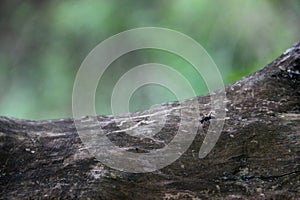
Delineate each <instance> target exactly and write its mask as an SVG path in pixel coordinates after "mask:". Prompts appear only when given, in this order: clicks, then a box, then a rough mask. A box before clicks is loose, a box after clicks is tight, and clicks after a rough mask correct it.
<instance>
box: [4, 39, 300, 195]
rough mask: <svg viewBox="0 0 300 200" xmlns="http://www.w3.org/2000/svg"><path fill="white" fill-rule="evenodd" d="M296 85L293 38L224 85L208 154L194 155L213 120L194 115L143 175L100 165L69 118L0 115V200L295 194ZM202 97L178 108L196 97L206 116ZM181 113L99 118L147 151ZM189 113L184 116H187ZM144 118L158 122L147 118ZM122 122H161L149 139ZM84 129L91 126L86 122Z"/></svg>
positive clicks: (299, 170) (299, 74) (298, 148)
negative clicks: (221, 115)
mask: <svg viewBox="0 0 300 200" xmlns="http://www.w3.org/2000/svg"><path fill="white" fill-rule="evenodd" d="M299 83H300V42H298V43H297V44H295V45H294V46H293V47H291V48H290V49H288V50H286V51H285V52H284V53H283V54H282V55H281V56H280V57H278V58H277V59H275V60H274V61H273V62H271V63H270V64H268V65H267V66H265V67H264V68H262V69H261V70H259V71H257V72H255V73H253V74H251V75H249V76H247V77H244V78H242V79H241V80H239V81H237V82H236V83H233V84H230V85H228V86H227V87H226V97H227V100H226V104H227V113H226V121H225V125H224V127H223V129H222V133H221V135H220V138H219V140H218V142H217V144H216V146H215V147H214V148H213V149H212V151H211V152H210V153H209V154H208V155H207V156H206V157H204V158H201V159H200V158H199V157H198V152H199V149H200V146H201V144H202V142H203V140H204V138H205V135H206V132H207V129H208V126H209V124H210V123H211V121H213V120H217V119H214V118H212V117H210V116H206V118H205V117H201V116H199V118H197V117H196V118H191V119H188V120H187V121H188V122H187V124H185V126H186V127H187V128H188V127H189V126H195V125H196V124H199V129H198V134H197V136H196V138H195V139H194V141H193V142H192V144H191V146H190V147H189V148H188V150H187V151H186V152H185V153H184V154H183V155H181V157H180V158H179V159H178V160H176V161H175V162H173V163H172V164H170V165H168V166H166V167H163V168H161V169H157V170H154V171H152V172H149V173H129V172H124V171H120V170H116V169H112V168H110V167H108V166H106V165H104V164H102V163H101V162H100V161H98V160H97V159H96V158H95V157H94V156H93V154H91V153H89V151H88V150H87V148H86V147H85V146H84V145H83V143H82V142H81V140H80V138H79V136H78V133H77V130H76V128H75V125H74V120H73V119H71V118H69V119H58V120H43V121H31V120H23V119H15V118H10V117H0V197H1V199H57V198H61V199H74V198H79V199H208V198H209V199H249V198H253V199H295V198H300V90H299V88H300V84H299ZM209 98H210V96H209V94H208V95H204V96H200V97H196V98H193V99H190V100H186V101H185V105H189V104H192V103H193V102H195V101H197V103H198V104H197V105H199V107H198V108H196V109H199V111H200V113H202V114H203V115H204V114H208V113H209V112H210V111H211V107H210V105H209ZM181 109H182V107H181V106H180V104H179V103H178V102H170V103H166V104H163V105H160V106H158V107H156V108H153V109H150V110H148V111H141V112H136V113H132V114H130V117H131V119H130V123H129V122H128V121H129V118H127V117H128V115H118V116H97V120H98V121H99V124H100V126H101V127H102V130H103V131H104V132H105V135H106V136H107V137H108V138H109V139H110V141H112V142H113V143H114V144H115V145H118V146H119V147H120V148H123V149H126V150H127V151H129V152H133V153H137V154H139V153H147V152H150V151H151V150H153V149H159V148H162V147H163V146H164V145H166V144H168V143H169V142H170V141H171V140H172V138H173V137H174V133H176V131H177V130H178V124H179V123H180V118H179V115H180V113H179V111H180V110H181ZM194 109H195V107H190V108H187V109H186V110H185V112H190V113H193V112H194ZM150 115H152V116H153V115H154V116H156V117H157V118H156V120H154V121H151V122H150V121H149V117H150ZM89 118H90V117H83V118H81V119H77V120H81V121H87V120H88V119H89ZM216 118H217V117H216ZM132 119H134V120H132ZM160 119H161V120H160ZM201 120H202V121H201ZM199 121H201V122H202V123H198V122H199ZM127 122H128V124H129V125H130V126H131V127H129V128H132V129H134V131H135V132H145V131H146V130H152V129H151V128H153V127H154V128H155V127H156V126H161V125H163V128H162V129H161V130H160V132H159V134H157V135H155V136H152V137H144V138H139V137H137V136H129V135H127V134H126V133H125V130H122V129H121V128H120V126H118V124H126V123H127ZM162 123H163V124H162ZM84 128H86V129H91V130H93V129H97V126H94V125H93V124H90V125H89V124H87V125H86V127H84Z"/></svg>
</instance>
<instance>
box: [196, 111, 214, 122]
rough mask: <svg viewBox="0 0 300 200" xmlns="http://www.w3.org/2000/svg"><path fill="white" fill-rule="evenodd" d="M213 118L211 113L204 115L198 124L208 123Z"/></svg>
mask: <svg viewBox="0 0 300 200" xmlns="http://www.w3.org/2000/svg"><path fill="white" fill-rule="evenodd" d="M214 118H215V116H214V115H213V114H212V112H209V114H208V115H204V116H203V117H202V118H201V120H200V122H201V124H203V123H204V122H206V121H209V120H211V119H214Z"/></svg>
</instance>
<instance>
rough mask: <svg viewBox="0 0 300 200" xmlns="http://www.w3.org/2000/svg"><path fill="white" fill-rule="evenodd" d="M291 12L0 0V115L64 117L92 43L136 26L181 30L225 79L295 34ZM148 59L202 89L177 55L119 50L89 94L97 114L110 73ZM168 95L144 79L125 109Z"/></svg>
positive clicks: (271, 5)
mask: <svg viewBox="0 0 300 200" xmlns="http://www.w3.org/2000/svg"><path fill="white" fill-rule="evenodd" d="M299 11H300V3H299V1H297V0H291V1H278V0H277V1H258V0H245V1H237V0H229V1H209V0H190V1H184V0H173V1H166V0H153V1H129V0H124V1H117V0H112V1H104V0H100V1H94V0H86V1H79V0H72V1H71V0H66V1H58V0H51V1H50V0H43V1H33V0H31V1H3V2H2V5H1V8H0V13H1V14H0V30H1V31H0V85H1V87H0V93H1V96H0V115H8V116H14V117H20V118H29V119H48V118H62V117H71V116H72V110H71V101H72V99H71V97H72V87H73V82H74V79H75V75H76V72H77V70H78V68H79V66H80V64H81V62H82V61H83V59H84V58H85V57H86V55H87V54H88V53H89V52H90V51H91V50H92V49H93V48H94V47H95V46H96V45H97V44H98V43H99V42H101V41H103V40H105V39H106V38H108V37H109V36H112V35H114V34H117V33H119V32H121V31H125V30H127V29H131V28H136V27H144V26H157V27H165V28H170V29H174V30H177V31H180V32H183V33H185V34H187V35H189V36H190V37H192V38H193V39H195V40H196V41H198V42H199V43H200V44H201V45H203V46H204V48H205V49H206V50H207V51H208V53H209V54H210V55H211V56H212V58H213V60H214V61H215V62H216V64H217V66H218V67H219V70H220V71H221V73H222V76H223V79H224V82H225V84H228V83H230V82H233V81H235V80H238V79H240V78H241V77H242V76H245V75H248V74H250V73H251V72H254V71H256V70H258V68H259V67H261V66H264V65H265V64H267V63H268V62H269V61H271V60H273V59H274V58H275V57H276V56H278V55H279V54H280V53H281V52H282V51H284V50H285V49H286V48H288V47H289V46H290V45H291V44H293V43H294V42H295V41H297V40H299V29H300V27H299V25H298V24H299V17H300V12H299ZM174 42H176V41H174ZM130 56H133V57H134V59H132V58H130ZM148 62H156V63H161V64H165V65H168V66H172V67H173V68H174V69H176V70H178V71H179V72H180V73H181V74H182V75H184V76H185V77H188V79H189V80H190V82H191V85H192V87H193V89H194V90H195V92H196V95H200V94H203V93H206V92H207V88H206V85H205V83H204V81H203V80H202V79H201V78H199V76H198V74H197V73H196V72H195V70H193V68H192V67H191V66H190V64H189V63H188V62H187V61H185V60H184V59H182V58H180V57H179V56H176V55H173V54H171V53H168V52H162V51H159V50H141V51H137V52H133V53H130V54H128V55H124V56H122V57H121V58H119V59H118V60H116V61H115V62H114V63H113V64H112V66H111V67H110V68H109V69H108V70H107V72H105V73H107V76H106V77H104V78H103V79H102V80H100V82H99V85H98V89H97V95H96V102H97V103H96V108H97V112H98V113H99V114H109V113H111V109H110V98H109V97H110V95H111V92H112V88H113V86H114V84H115V83H116V82H117V80H118V78H120V77H121V76H122V74H123V73H125V72H126V71H128V70H130V69H131V68H132V67H134V66H136V65H139V64H143V63H148ZM176 99H177V98H176V96H175V95H174V94H173V93H172V91H169V90H168V89H167V88H163V87H160V86H157V85H146V86H144V87H141V88H139V89H138V90H137V91H136V92H135V93H134V94H133V96H132V98H131V99H130V105H129V109H130V111H135V110H140V109H145V108H148V107H151V106H152V105H154V104H159V103H162V102H166V101H174V100H176Z"/></svg>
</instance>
